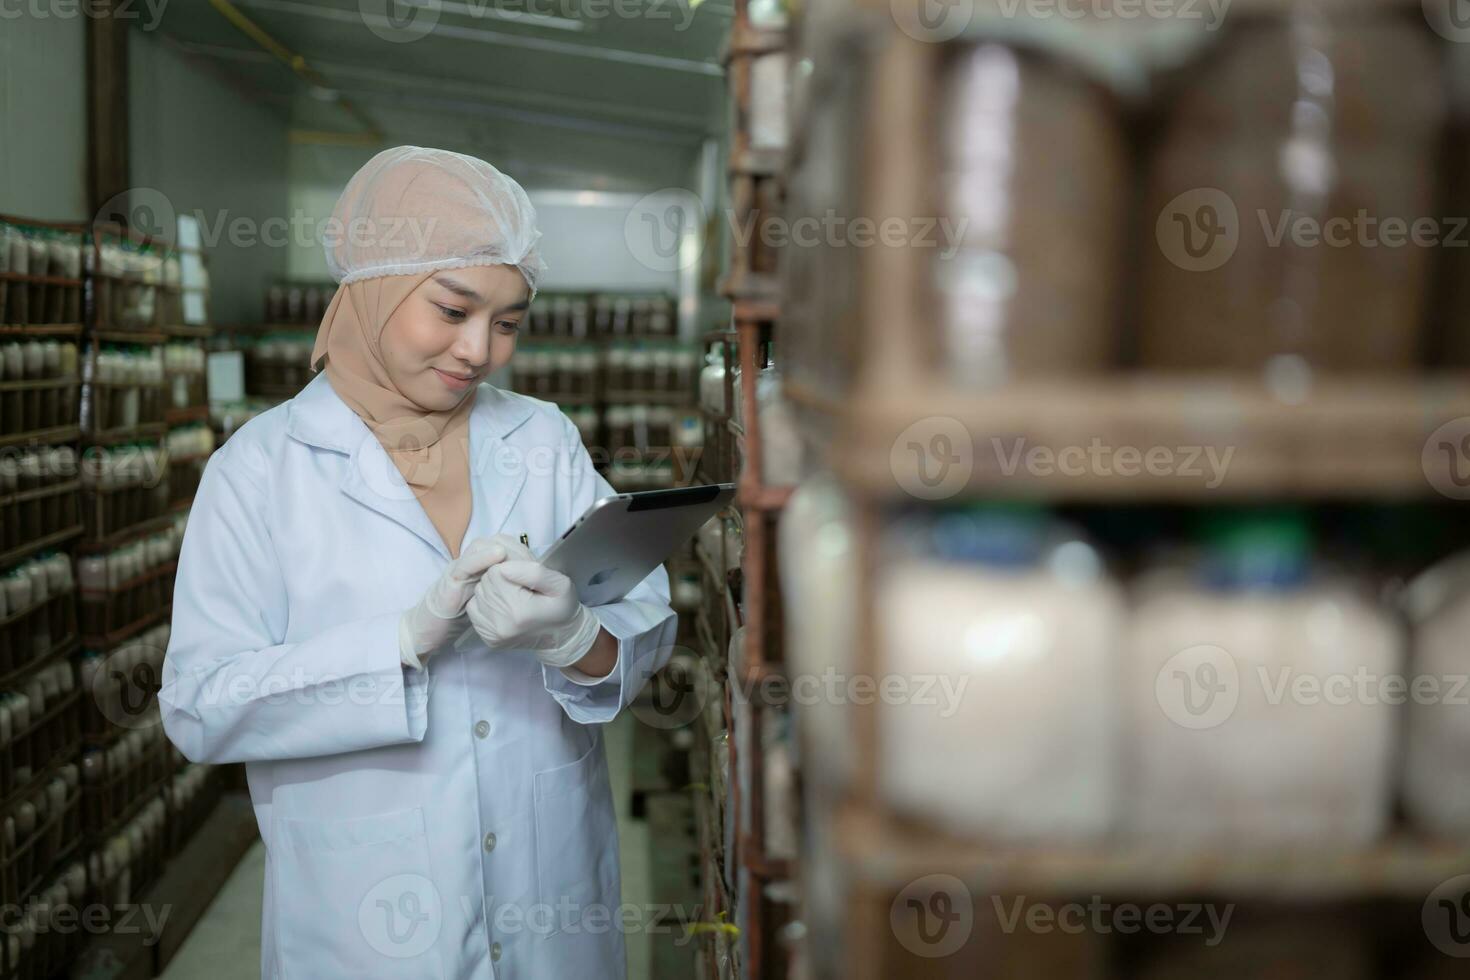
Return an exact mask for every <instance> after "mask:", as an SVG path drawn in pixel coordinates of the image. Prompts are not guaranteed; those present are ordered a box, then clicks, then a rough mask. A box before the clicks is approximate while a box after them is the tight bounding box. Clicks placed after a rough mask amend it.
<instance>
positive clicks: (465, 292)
mask: <svg viewBox="0 0 1470 980" xmlns="http://www.w3.org/2000/svg"><path fill="white" fill-rule="evenodd" d="M434 281H435V282H437V283H438V284H439V285H441V286H443V287H444V288H445V289H447V290H449V291H450V292H451V293H454V294H455V295H456V296H463V297H464V298H465V299H467V300H469V301H470V302H471V303H483V302H485V297H483V296H481V295H480V294H479V293H477V292H475V291H474V290H473V289H471V288H470V287H468V286H466V285H465V284H464V283H462V282H460V281H459V280H458V279H451V278H450V277H449V276H435V277H434ZM530 306H531V301H530V300H525V299H523V300H521V301H520V302H519V303H512V304H511V305H510V306H507V307H504V308H503V309H500V310H497V311H496V312H495V315H496V316H499V315H500V314H502V313H514V312H517V311H520V310H525V309H529V308H530Z"/></svg>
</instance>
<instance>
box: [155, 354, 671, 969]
mask: <svg viewBox="0 0 1470 980" xmlns="http://www.w3.org/2000/svg"><path fill="white" fill-rule="evenodd" d="M476 399H477V400H476V404H475V407H474V409H473V412H472V414H471V418H470V425H469V431H470V450H471V457H470V460H471V467H472V474H473V476H472V480H473V484H474V495H473V496H474V510H473V517H472V519H471V521H470V525H469V531H468V533H467V534H466V537H465V542H469V541H472V540H474V539H475V538H478V537H489V536H491V535H493V534H495V533H497V532H502V531H503V532H506V533H509V534H511V535H513V536H516V537H519V536H520V535H521V534H523V533H524V534H526V535H527V536H528V537H529V539H530V543H531V546H532V548H533V550H535V551H536V552H537V553H540V551H541V550H542V549H544V548H545V547H546V546H547V545H549V544H550V543H551V542H552V541H554V540H555V539H556V538H557V537H558V536H559V535H560V534H561V533H562V532H563V531H564V530H565V529H566V528H567V527H569V526H570V525H571V523H572V521H573V520H574V519H575V518H576V517H577V516H579V515H580V514H581V513H582V512H583V511H584V510H585V509H586V508H587V506H588V505H590V504H591V503H592V502H593V501H594V500H595V499H597V498H598V497H601V496H604V495H606V494H608V493H611V492H612V490H611V488H610V487H609V486H608V484H607V482H606V481H605V480H604V479H602V477H601V476H599V475H598V474H597V472H596V471H595V470H594V469H593V468H592V462H591V460H590V458H589V457H588V455H587V452H586V450H585V449H584V448H583V447H582V443H581V440H580V438H579V437H578V434H577V430H576V428H575V427H574V426H573V425H572V424H571V422H570V421H569V420H568V419H567V418H566V417H565V416H564V415H563V414H562V413H561V412H560V411H559V410H558V409H557V408H556V406H554V405H552V404H550V403H548V402H544V401H541V400H539V399H535V398H530V397H527V396H524V395H519V394H514V393H511V392H507V391H503V390H501V389H498V388H495V387H493V386H491V385H488V384H485V385H481V387H480V390H479V392H478V394H477V396H476ZM449 560H450V558H449V552H448V550H447V549H446V548H445V546H444V543H443V541H442V540H441V539H440V538H439V535H438V534H437V532H436V531H435V529H434V527H433V525H432V523H431V522H430V521H429V518H428V515H427V514H426V513H425V512H424V510H423V508H422V506H420V504H419V502H418V500H417V499H415V498H414V497H413V496H412V495H411V493H410V492H409V491H408V489H407V486H406V484H405V483H404V482H403V479H402V477H401V476H400V475H399V473H398V471H397V470H396V469H395V468H394V466H393V465H392V463H391V461H390V460H389V459H388V457H387V454H386V453H385V452H384V451H383V449H382V446H381V445H380V444H379V443H378V441H377V439H376V438H375V437H374V436H373V435H372V433H371V431H370V430H369V429H368V428H367V426H366V425H365V424H364V423H363V422H362V420H361V419H359V418H358V417H357V415H356V414H355V413H354V412H353V411H352V410H351V409H350V408H349V407H348V406H347V404H346V403H345V402H343V401H342V400H341V398H339V397H338V396H337V394H336V392H335V390H334V389H333V388H332V387H331V384H330V382H329V381H328V379H327V377H326V376H325V375H324V374H319V375H317V376H316V377H315V378H313V379H312V381H311V382H310V383H309V384H308V385H307V386H306V387H305V389H303V390H302V392H301V393H300V394H298V395H297V396H296V397H295V398H293V399H291V400H290V401H288V402H286V403H285V404H283V405H280V406H277V407H275V408H273V409H271V410H270V411H267V412H265V413H263V414H262V415H260V416H258V417H256V418H255V419H252V420H251V421H250V422H248V423H246V424H245V425H244V426H242V427H241V428H240V430H239V431H238V432H236V433H235V434H234V435H233V436H232V437H231V438H230V439H229V440H228V441H227V442H226V443H225V444H224V445H223V446H222V447H221V448H220V449H219V451H218V452H216V453H215V454H214V455H213V456H212V457H211V458H210V459H209V462H208V464H207V466H206V467H205V470H204V474H203V478H202V480H201V481H200V485H199V491H198V493H197V495H196V496H195V498H194V505H193V508H192V510H191V512H190V515H189V523H188V527H187V529H186V531H185V534H184V541H183V547H182V551H181V553H180V556H179V566H178V584H177V586H176V588H175V592H174V607H173V627H172V631H171V635H170V638H169V646H168V652H167V657H166V660H165V663H164V672H163V686H162V689H161V690H160V691H159V695H158V698H159V703H160V705H161V707H162V712H163V725H164V729H165V731H166V732H167V733H168V736H169V738H170V739H171V740H172V741H173V743H174V744H175V745H177V746H178V747H179V750H180V751H181V752H183V754H184V755H185V756H187V757H188V758H189V759H191V760H194V761H196V762H216V763H221V762H244V763H245V764H246V772H247V775H248V777H249V782H250V795H251V799H252V801H253V803H254V808H255V815H256V819H257V821H258V822H259V825H260V834H261V837H262V838H263V840H264V842H265V846H266V850H267V855H268V857H267V862H266V883H265V909H264V915H263V921H262V936H263V943H262V950H261V973H262V975H263V976H265V977H280V978H284V980H322V978H327V977H364V978H380V977H381V978H400V977H401V978H408V977H412V978H415V980H439V978H444V980H461V978H471V977H473V978H490V977H496V978H505V977H513V978H514V977H524V978H528V980H530V978H537V980H577V978H589V980H593V978H596V980H604V978H620V977H623V976H624V975H625V965H624V942H623V935H622V932H621V931H620V923H624V922H627V923H631V922H636V921H640V920H636V919H633V918H631V915H632V910H631V909H629V910H628V911H627V913H626V915H627V916H629V917H628V918H624V917H622V916H620V914H619V906H620V891H619V868H618V841H617V828H616V826H615V823H614V813H613V803H612V796H611V793H610V791H609V788H608V775H607V763H606V759H605V757H604V753H603V746H602V738H601V725H602V724H603V723H605V722H607V721H609V720H611V719H612V718H613V717H614V716H615V715H617V713H618V712H619V711H620V710H621V709H623V708H624V707H626V706H627V705H629V704H630V703H631V702H632V700H633V699H634V697H635V696H636V695H637V694H638V691H639V690H640V689H641V688H642V687H643V685H644V683H645V682H646V681H647V679H648V678H649V677H650V676H651V675H652V674H653V673H654V672H656V671H657V670H658V669H659V668H660V667H662V666H663V664H664V663H665V662H666V661H667V660H668V658H669V654H670V652H671V650H672V645H673V643H674V634H675V627H676V622H675V615H674V613H673V611H672V610H671V609H670V607H669V604H668V599H669V586H668V575H667V573H666V572H665V571H664V570H663V569H661V568H660V569H658V570H657V571H655V572H654V573H653V574H652V575H650V576H649V577H648V578H647V579H646V580H644V582H643V583H642V584H640V585H639V586H638V588H637V589H635V590H634V591H633V592H632V593H631V594H630V595H629V596H628V598H626V599H624V600H623V601H621V602H617V603H611V604H609V605H605V606H600V607H597V608H595V609H594V610H593V612H594V613H595V614H596V616H597V618H598V619H599V620H600V621H601V623H602V625H603V627H605V628H606V629H607V631H608V632H609V633H611V634H612V635H613V636H615V637H616V638H617V640H618V660H617V667H616V669H615V671H614V673H613V674H612V675H610V676H609V678H608V679H607V680H604V681H601V682H597V683H591V684H586V683H582V684H579V683H576V682H574V681H573V680H571V679H570V678H569V677H567V676H565V675H563V674H562V673H561V672H560V671H558V670H555V669H551V668H543V667H542V666H541V665H540V664H539V663H538V662H537V661H536V659H535V658H534V657H533V656H532V654H531V653H529V652H527V651H518V650H504V651H491V650H489V649H487V648H486V647H485V646H484V644H483V643H481V642H480V641H479V640H478V638H475V637H474V634H473V633H471V634H470V635H471V637H472V638H473V639H474V642H471V643H460V644H447V645H446V646H444V647H442V648H441V649H440V650H439V651H438V652H436V653H435V654H433V655H432V656H431V657H430V658H429V659H428V660H427V662H426V663H427V669H426V670H425V671H417V670H413V669H411V668H404V667H403V666H401V664H400V662H399V650H398V619H399V615H400V613H401V612H402V611H403V610H404V609H406V608H407V607H409V606H410V605H412V604H413V603H415V602H417V601H418V600H419V598H420V597H421V596H422V595H423V594H424V592H425V591H426V590H427V589H428V587H429V586H430V584H431V583H432V582H433V581H434V580H435V578H436V577H437V576H438V575H439V574H440V573H441V572H442V571H443V570H444V568H445V567H446V565H447V564H448V563H449Z"/></svg>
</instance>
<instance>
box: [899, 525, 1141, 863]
mask: <svg viewBox="0 0 1470 980" xmlns="http://www.w3.org/2000/svg"><path fill="white" fill-rule="evenodd" d="M889 541H890V542H891V546H890V547H889V548H888V549H887V551H888V555H887V556H886V557H884V558H883V559H881V560H880V562H879V574H878V581H877V589H876V595H875V601H876V603H877V606H876V612H877V619H878V627H877V633H878V642H879V645H880V649H881V651H882V653H881V657H882V662H881V671H882V673H881V674H880V677H879V678H878V681H879V688H878V691H879V698H878V705H879V712H880V714H879V731H880V742H881V759H880V760H879V764H880V772H881V788H882V792H883V793H884V795H885V796H886V798H887V799H888V801H889V803H890V804H891V805H892V806H893V807H894V808H895V809H897V810H901V811H903V812H905V813H908V814H911V815H913V816H916V817H919V818H924V819H928V820H930V821H932V822H933V823H934V824H936V825H938V826H942V827H945V828H947V829H949V830H951V831H952V832H955V833H959V834H964V835H969V836H983V837H986V838H990V839H996V840H1016V841H1027V840H1031V841H1045V840H1086V839H1092V838H1096V837H1098V836H1100V835H1102V834H1105V833H1106V832H1108V831H1109V830H1110V829H1111V828H1112V826H1113V824H1114V818H1115V814H1116V811H1117V806H1118V803H1117V764H1116V756H1117V752H1116V730H1117V721H1116V715H1117V697H1118V686H1117V662H1118V640H1119V636H1120V631H1121V629H1122V621H1123V614H1124V609H1123V598H1122V591H1121V589H1120V588H1119V587H1118V586H1117V585H1116V584H1115V583H1114V582H1113V581H1112V580H1111V579H1110V578H1109V577H1108V575H1107V573H1106V571H1105V569H1104V568H1103V563H1102V561H1101V559H1100V557H1099V556H1098V553H1097V552H1096V550H1094V549H1093V548H1092V547H1091V546H1090V545H1088V544H1087V543H1085V542H1084V541H1083V540H1082V539H1081V538H1080V537H1078V536H1077V535H1075V534H1073V533H1072V532H1070V531H1068V530H1067V529H1066V528H1065V527H1064V526H1063V525H1061V524H1059V523H1058V522H1056V521H1055V520H1054V519H1052V518H1051V517H1050V516H1049V515H1048V514H1047V513H1046V512H1045V511H1042V510H1040V509H1037V508H1033V507H1026V506H1022V505H1013V506H1007V505H994V504H982V505H976V506H972V507H970V508H966V509H964V510H958V511H950V512H945V513H943V514H942V515H940V516H937V517H935V516H925V517H922V518H920V519H918V521H917V522H915V523H912V524H909V523H900V524H899V525H897V526H895V527H894V528H892V530H891V532H890V535H889ZM885 685H887V688H888V690H887V692H886V693H885V692H884V686H885ZM895 695H896V696H895Z"/></svg>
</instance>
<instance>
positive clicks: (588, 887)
mask: <svg viewBox="0 0 1470 980" xmlns="http://www.w3.org/2000/svg"><path fill="white" fill-rule="evenodd" d="M617 861H618V833H617V827H616V826H615V825H614V823H613V808H612V792H611V790H610V789H609V788H608V782H607V764H606V763H605V762H604V760H603V754H602V736H601V734H600V733H599V734H598V735H597V737H596V738H594V739H593V741H592V747H591V748H590V749H588V750H587V752H586V753H585V754H583V756H582V757H581V758H580V759H578V760H577V761H576V762H573V763H570V764H568V765H565V766H558V767H557V768H555V769H546V770H543V771H541V772H538V773H536V887H537V892H538V895H539V902H540V905H541V907H540V909H539V910H538V913H539V916H540V918H541V921H547V920H549V921H550V924H551V931H550V934H551V935H555V934H556V933H558V932H561V931H563V930H569V929H570V927H572V926H575V925H576V924H577V923H579V922H580V921H581V920H582V916H583V913H585V912H586V911H587V908H588V906H589V905H606V909H605V911H604V910H602V909H599V912H598V914H599V915H601V916H602V919H601V921H602V923H603V924H606V923H607V922H608V921H610V917H611V916H612V915H613V914H615V913H616V912H617V903H618V901H619V896H618V894H617V888H618V864H617Z"/></svg>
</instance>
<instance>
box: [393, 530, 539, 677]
mask: <svg viewBox="0 0 1470 980" xmlns="http://www.w3.org/2000/svg"><path fill="white" fill-rule="evenodd" d="M510 545H516V546H517V547H520V543H519V542H517V541H516V540H515V539H513V538H511V537H510V536H509V535H504V534H497V535H496V536H495V537H493V538H476V539H475V540H474V541H471V542H470V544H469V547H467V548H465V550H464V551H463V552H461V553H460V556H459V557H458V558H456V559H454V560H453V561H452V562H450V563H449V567H448V568H446V569H444V572H443V574H441V575H440V576H439V578H438V580H437V581H435V582H434V584H433V585H431V586H429V591H428V592H426V593H424V597H423V598H422V599H420V600H419V601H418V602H417V603H416V604H415V605H414V606H413V607H412V608H410V609H407V610H404V613H403V616H402V617H401V618H400V619H399V620H398V652H399V654H400V658H399V659H401V660H402V661H403V664H404V666H407V667H413V668H415V669H416V670H422V669H423V666H424V665H423V662H422V661H421V660H420V659H419V658H420V657H423V656H425V655H427V654H429V653H432V652H433V651H435V650H437V649H438V648H439V647H440V646H442V645H444V644H445V643H447V642H449V641H450V640H451V639H453V638H454V637H456V636H458V635H459V634H460V633H461V632H462V631H463V630H464V628H465V625H466V621H465V615H464V612H465V605H466V604H467V603H468V602H469V601H470V598H471V597H472V596H473V595H474V593H475V586H476V585H478V584H479V582H480V576H482V575H483V574H484V573H485V570H486V569H487V568H490V567H491V566H493V565H496V564H499V563H500V562H503V561H505V560H506V558H507V557H509V556H510V555H511V554H512V551H511V548H510V547H509V546H510Z"/></svg>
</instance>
